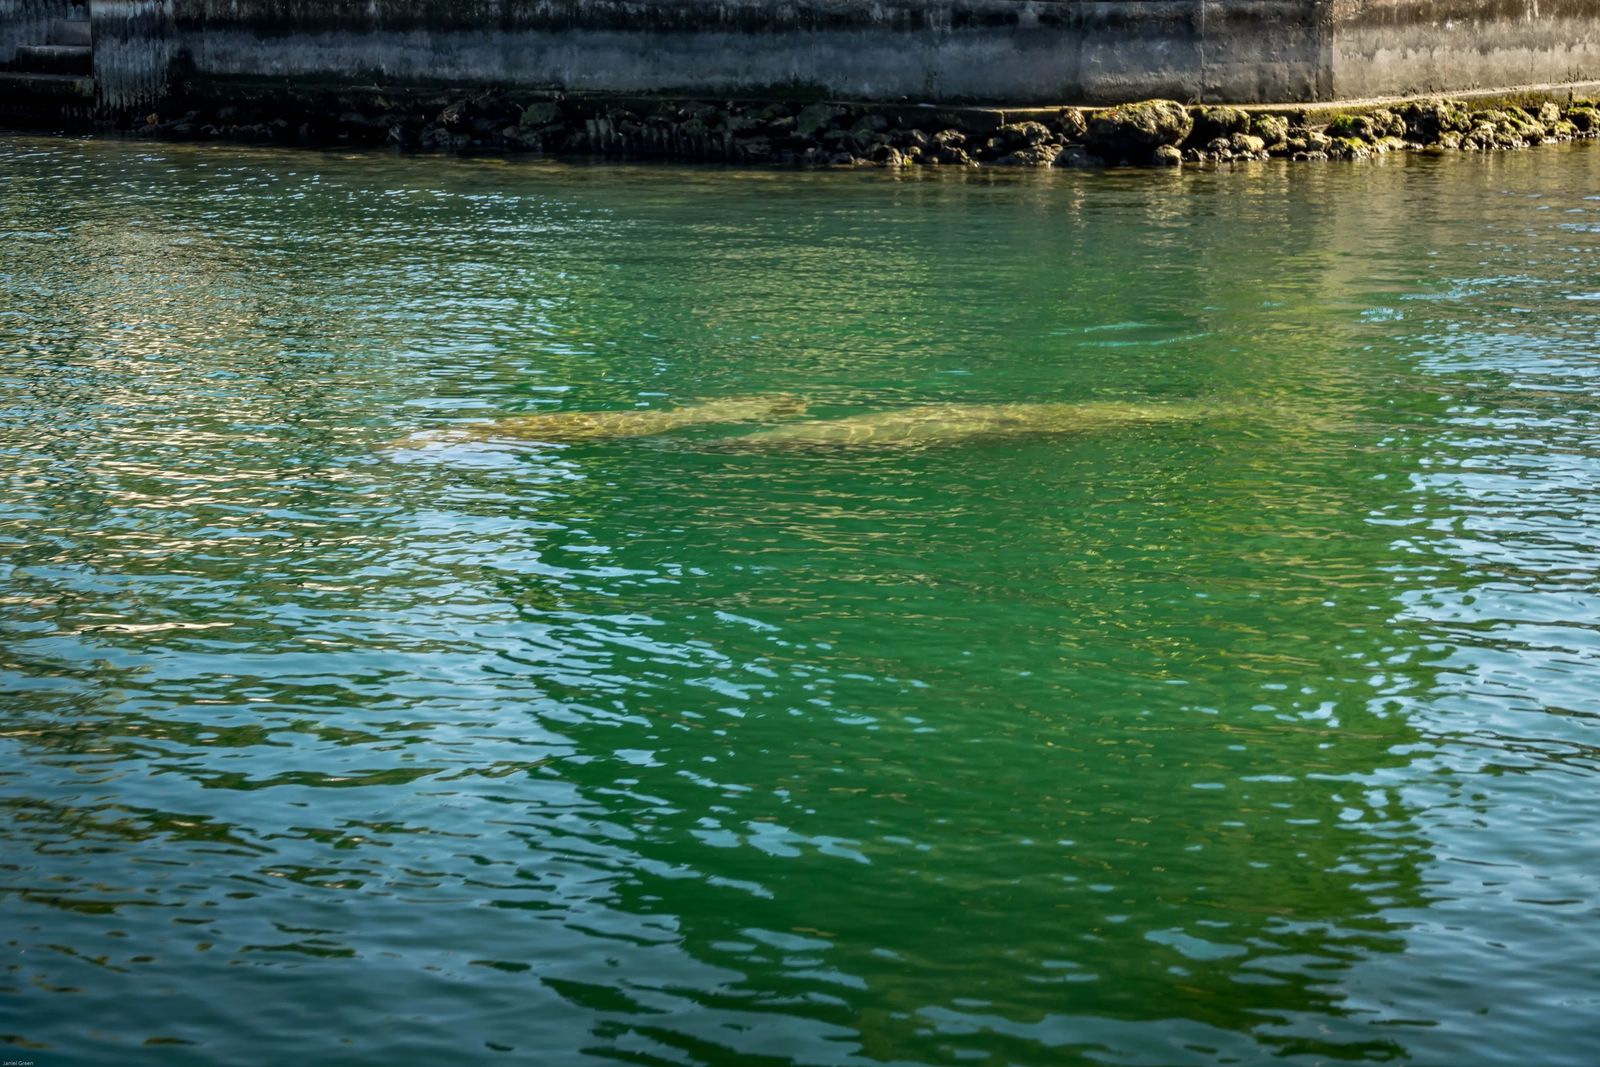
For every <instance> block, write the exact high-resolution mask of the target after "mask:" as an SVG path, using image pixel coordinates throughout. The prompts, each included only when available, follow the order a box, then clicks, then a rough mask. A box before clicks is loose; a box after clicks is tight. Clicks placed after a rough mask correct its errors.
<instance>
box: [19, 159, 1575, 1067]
mask: <svg viewBox="0 0 1600 1067" xmlns="http://www.w3.org/2000/svg"><path fill="white" fill-rule="evenodd" d="M1597 234H1600V149H1597V148H1595V147H1592V146H1574V147H1570V148H1550V149H1541V150H1537V151H1529V152H1522V153H1508V154H1504V155H1495V156H1490V157H1455V158H1449V157H1447V158H1440V159H1430V158H1396V159H1392V160H1389V161H1385V162H1379V163H1374V164H1371V165H1278V164H1274V165H1259V166H1255V167H1251V168H1244V167H1241V168H1238V169H1235V170H1233V171H1222V172H1194V171H1186V172H1184V173H1181V174H1173V173H1165V172H1163V173H1152V172H1108V173H1103V174H1082V173H1063V174H1055V173H1045V174H1009V173H1008V174H996V173H970V172H961V173H955V172H951V173H933V172H927V171H924V172H918V173H915V174H906V175H899V174H886V173H883V172H879V171H872V172H854V171H852V172H845V173H794V172H760V171H723V170H717V169H709V168H707V169H693V168H672V167H626V166H581V165H570V164H563V165H558V164H548V163H539V162H530V163H516V162H513V163H505V162H501V161H474V160H455V159H403V158H395V157H390V156H385V155H371V156H361V155H357V156H345V155H319V154H314V153H288V152H276V151H252V150H245V149H238V148H226V149H223V148H192V147H182V146H170V147H169V146H158V147H157V146H151V145H144V144H128V143H95V142H74V141H66V140H48V139H22V138H14V137H13V138H7V139H3V140H0V735H3V738H4V746H3V752H0V803H3V805H4V816H3V821H0V952H3V962H4V970H3V972H0V1033H3V1034H5V1035H6V1037H7V1040H8V1041H9V1042H10V1043H11V1045H10V1047H9V1052H8V1055H7V1058H8V1059H11V1058H16V1059H22V1060H29V1061H32V1062H34V1063H36V1064H38V1065H41V1067H44V1065H53V1064H94V1065H100V1064H105V1065H111V1064H119V1065H120V1064H137V1063H162V1064H168V1063H172V1064H214V1063H251V1062H300V1063H316V1064H391V1063H463V1062H466V1063H477V1062H495V1061H503V1062H528V1063H540V1064H546V1063H548V1064H601V1063H631V1064H662V1065H665V1064H774V1065H775V1064H807V1065H833V1064H838V1065H867V1064H891V1063H892V1064H967V1063H973V1064H1041V1065H1043V1064H1050V1065H1054V1064H1072V1063H1084V1064H1129V1065H1168V1064H1227V1063H1237V1064H1250V1063H1259V1062H1263V1061H1267V1060H1273V1061H1281V1062H1285V1063H1291V1064H1323V1063H1334V1062H1352V1063H1407V1062H1410V1063H1417V1064H1486V1065H1487V1064H1507V1065H1511V1064H1518V1065H1521V1064H1528V1063H1538V1064H1542V1065H1559V1064H1574V1065H1580V1064H1584V1065H1586V1064H1589V1063H1592V1062H1594V1056H1595V1054H1596V1049H1597V1047H1600V1042H1597V1041H1596V1038H1597V1036H1600V1035H1597V1029H1600V915H1597V910H1600V847H1597V840H1600V839H1597V833H1596V830H1595V826H1596V817H1597V815H1600V748H1597V747H1596V746H1597V744H1600V583H1597V579H1596V560H1597V552H1600V498H1597V490H1600V436H1597V428H1600V394H1597V390H1596V383H1597V380H1600V378H1597V372H1600V241H1597ZM768 394H784V395H789V396H794V397H799V398H803V399H804V400H805V401H806V402H807V403H809V405H810V411H809V417H813V418H832V417H844V416H848V415H852V414H857V413H861V412H869V411H889V410H895V409H899V408H902V407H910V406H914V405H922V404H968V403H971V404H987V405H994V404H1014V403H1028V404H1032V403H1048V404H1063V405H1076V404H1099V403H1130V404H1145V403H1150V404H1169V403H1185V404H1189V403H1193V404H1198V405H1202V406H1207V407H1208V408H1214V409H1215V411H1216V412H1217V415H1216V417H1209V418H1201V419H1197V420H1192V421H1182V422H1173V423H1170V424H1167V423H1163V424H1150V425H1129V426H1121V427H1103V428H1099V429H1094V430H1092V431H1088V432H1081V433H1040V434H1036V435H1031V434H1023V435H1017V436H1008V437H1005V438H994V439H988V438H975V439H961V440H949V441H938V440H935V441H931V442H929V441H924V442H921V443H920V447H915V448H911V447H891V446H885V447H879V448H871V447H867V448H813V449H804V450H793V449H789V450H784V449H730V448H727V447H724V445H725V443H726V438H727V436H728V435H729V434H730V433H734V434H742V433H745V432H748V431H749V430H750V429H751V427H748V426H746V427H738V428H730V427H725V426H720V427H699V428H695V427H690V428H687V429H685V430H682V431H679V432H675V433H672V434H667V435H662V436H659V437H645V438H626V439H608V438H597V439H590V440H582V441H575V442H566V443H542V442H539V441H535V440H530V441H520V442H516V441H513V442H507V441H499V442H496V441H470V442H468V441H461V442H455V443H451V442H450V439H449V438H448V435H444V436H441V437H440V439H439V440H440V441H441V442H443V443H434V444H430V445H428V446H426V447H421V446H414V445H411V444H408V443H405V439H406V438H408V436H409V435H411V434H414V433H417V432H419V431H424V432H435V433H436V432H437V431H448V430H450V429H451V428H459V427H461V426H464V425H468V424H472V423H475V422H477V421H479V420H484V419H490V418H495V417H499V416H504V415H510V414H527V413H532V412H541V411H547V412H558V411H577V410H624V409H636V408H647V409H655V408H665V407H670V406H673V405H679V404H685V403H691V402H697V401H703V400H708V399H716V398H727V397H747V396H765V395H768ZM774 421H775V422H776V421H782V420H781V419H775V420H774ZM397 441H399V442H401V443H400V444H396V442H397Z"/></svg>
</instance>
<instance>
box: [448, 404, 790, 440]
mask: <svg viewBox="0 0 1600 1067" xmlns="http://www.w3.org/2000/svg"><path fill="white" fill-rule="evenodd" d="M805 410H806V404H805V401H804V400H801V399H799V398H798V397H793V396H781V395H779V396H730V397H724V398H722V399H720V400H703V401H701V402H699V403H697V404H685V405H683V406H682V407H675V408H636V409H633V410H630V411H557V412H551V413H548V414H535V415H511V416H508V417H506V418H503V419H496V420H494V421H493V422H486V423H481V424H479V425H476V426H470V427H463V428H461V429H459V430H451V431H446V432H445V433H444V434H443V435H442V436H443V437H444V438H447V439H449V440H453V441H494V440H516V441H542V442H545V443H547V444H561V443H565V442H569V441H601V440H610V439H613V438H619V437H651V436H654V435H655V434H663V433H670V432H671V431H673V430H679V429H683V428H684V427H687V426H708V425H717V424H722V423H736V422H759V421H761V420H762V419H770V418H775V417H778V416H782V415H803V414H804V413H805Z"/></svg>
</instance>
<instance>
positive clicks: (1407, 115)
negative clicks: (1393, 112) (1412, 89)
mask: <svg viewBox="0 0 1600 1067" xmlns="http://www.w3.org/2000/svg"><path fill="white" fill-rule="evenodd" d="M1400 117H1401V118H1402V119H1404V120H1405V127H1406V128H1405V132H1406V134H1407V135H1409V136H1410V137H1411V138H1412V139H1414V140H1417V141H1421V142H1423V143H1425V144H1426V143H1434V142H1437V141H1439V140H1440V135H1441V134H1444V133H1446V132H1450V131H1453V132H1455V133H1465V132H1466V131H1467V130H1470V129H1471V128H1472V116H1471V114H1470V113H1469V112H1468V111H1467V106H1466V105H1465V104H1463V103H1462V102H1461V101H1459V100H1419V101H1413V102H1412V103H1409V104H1407V105H1406V106H1405V107H1403V108H1401V109H1400Z"/></svg>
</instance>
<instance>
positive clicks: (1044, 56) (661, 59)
mask: <svg viewBox="0 0 1600 1067" xmlns="http://www.w3.org/2000/svg"><path fill="white" fill-rule="evenodd" d="M1320 6H1321V3H1320V0H935V2H925V0H799V2H792V3H785V4H781V5H780V4H774V3H772V2H771V0H565V2H552V0H456V2H452V3H449V4H442V3H437V2H431V0H371V2H368V3H360V4H344V3H338V2H335V0H299V2H294V3H288V4H285V3H281V2H276V0H171V11H172V24H173V33H174V43H175V46H176V48H177V49H178V50H179V51H180V52H181V53H183V54H185V55H187V56H188V57H190V58H191V59H192V62H193V64H194V69H195V70H196V71H197V72H199V73H203V74H211V75H228V74H239V75H255V76H260V75H282V76H286V77H319V78H322V77H343V78H351V77H360V78H367V79H372V80H383V81H391V82H413V83H415V82H421V83H427V82H440V81H443V82H460V83H483V84H487V83H494V84H500V85H518V86H549V87H561V88H565V89H570V90H580V91H581V90H600V91H617V92H641V91H690V92H700V93H737V92H747V91H756V90H770V89H774V88H780V87H785V86H789V87H793V86H804V87H807V88H814V89H819V90H822V91H824V92H827V93H829V94H831V95H835V96H844V97H859V98H863V99H895V98H913V99H927V100H966V101H1005V102H1007V103H1028V102H1038V103H1045V102H1053V101H1060V100H1078V101H1084V102H1097V101H1106V102H1109V101H1117V100H1127V99H1131V98H1138V97H1149V96H1172V97H1178V98H1180V99H1195V100H1199V99H1221V98H1229V99H1267V98H1272V99H1298V98H1303V97H1305V96H1308V95H1311V94H1314V93H1315V92H1317V91H1318V89H1319V86H1320V84H1321V83H1320V81H1319V78H1320V74H1319V71H1320V70H1321V69H1322V68H1323V67H1325V64H1324V63H1322V54H1323V51H1324V48H1323V44H1324V42H1323V40H1322V35H1321V31H1320V27H1319V20H1318V15H1317V12H1318V10H1319V7H1320Z"/></svg>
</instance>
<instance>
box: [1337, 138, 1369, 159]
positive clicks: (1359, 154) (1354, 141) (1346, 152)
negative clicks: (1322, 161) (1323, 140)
mask: <svg viewBox="0 0 1600 1067" xmlns="http://www.w3.org/2000/svg"><path fill="white" fill-rule="evenodd" d="M1327 153H1328V158H1330V159H1366V158H1367V157H1369V156H1371V155H1372V145H1370V144H1369V143H1367V142H1366V141H1364V140H1362V139H1361V138H1359V137H1335V138H1333V140H1332V143H1331V144H1329V145H1328V148H1327Z"/></svg>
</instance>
